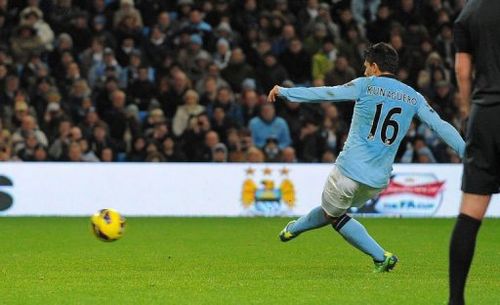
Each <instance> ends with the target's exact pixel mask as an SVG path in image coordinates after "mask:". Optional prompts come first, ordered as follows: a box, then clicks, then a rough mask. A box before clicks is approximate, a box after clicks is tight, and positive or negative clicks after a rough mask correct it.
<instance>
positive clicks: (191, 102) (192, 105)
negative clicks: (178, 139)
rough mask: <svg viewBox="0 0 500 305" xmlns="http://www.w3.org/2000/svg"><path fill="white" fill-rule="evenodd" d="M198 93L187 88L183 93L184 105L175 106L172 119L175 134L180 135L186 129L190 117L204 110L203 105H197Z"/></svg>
mask: <svg viewBox="0 0 500 305" xmlns="http://www.w3.org/2000/svg"><path fill="white" fill-rule="evenodd" d="M198 102H199V96H198V93H196V91H194V90H188V91H187V92H186V93H185V94H184V105H182V106H180V107H179V108H177V112H176V113H175V117H174V121H173V127H172V128H173V131H174V134H175V135H176V136H181V135H182V134H183V133H184V130H186V128H187V125H188V121H189V118H190V117H193V116H196V115H198V114H200V113H202V112H203V111H204V110H205V107H204V106H202V105H199V103H198Z"/></svg>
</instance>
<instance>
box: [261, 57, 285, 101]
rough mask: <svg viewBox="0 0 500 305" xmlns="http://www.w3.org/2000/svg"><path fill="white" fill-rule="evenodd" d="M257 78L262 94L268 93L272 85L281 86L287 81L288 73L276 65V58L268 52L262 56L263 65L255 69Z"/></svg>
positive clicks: (279, 65)
mask: <svg viewBox="0 0 500 305" xmlns="http://www.w3.org/2000/svg"><path fill="white" fill-rule="evenodd" d="M257 78H258V79H259V80H260V82H261V84H262V89H263V90H264V92H269V90H271V89H272V88H273V87H274V85H276V84H281V83H282V82H283V81H284V80H286V79H288V73H287V72H286V70H285V68H284V67H283V66H282V65H281V64H279V63H278V61H277V59H276V56H275V55H274V54H273V53H271V52H269V53H267V54H265V55H264V63H263V65H262V66H260V67H259V68H257Z"/></svg>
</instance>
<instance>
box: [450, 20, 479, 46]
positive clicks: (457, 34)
mask: <svg viewBox="0 0 500 305" xmlns="http://www.w3.org/2000/svg"><path fill="white" fill-rule="evenodd" d="M453 39H454V42H455V48H456V50H457V52H464V53H472V51H473V49H474V48H473V43H472V39H471V36H470V33H469V27H468V22H467V21H466V17H465V15H464V14H463V13H462V14H461V15H460V16H459V17H458V18H457V20H456V21H455V24H454V26H453Z"/></svg>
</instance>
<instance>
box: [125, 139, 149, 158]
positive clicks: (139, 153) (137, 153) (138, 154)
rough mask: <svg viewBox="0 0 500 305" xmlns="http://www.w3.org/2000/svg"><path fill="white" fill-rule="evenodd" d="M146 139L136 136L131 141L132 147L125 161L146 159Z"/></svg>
mask: <svg viewBox="0 0 500 305" xmlns="http://www.w3.org/2000/svg"><path fill="white" fill-rule="evenodd" d="M146 156H147V153H146V140H145V139H144V138H143V137H137V138H135V139H134V140H133V141H132V149H131V151H130V152H129V153H128V155H127V161H131V162H142V161H144V160H146Z"/></svg>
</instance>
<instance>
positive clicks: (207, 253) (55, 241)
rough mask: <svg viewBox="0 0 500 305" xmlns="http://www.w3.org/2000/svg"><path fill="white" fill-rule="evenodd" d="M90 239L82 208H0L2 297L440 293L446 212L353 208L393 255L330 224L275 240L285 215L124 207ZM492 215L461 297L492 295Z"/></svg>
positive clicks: (499, 290) (285, 297)
mask: <svg viewBox="0 0 500 305" xmlns="http://www.w3.org/2000/svg"><path fill="white" fill-rule="evenodd" d="M127 221H128V223H127V232H126V234H125V236H124V238H123V239H122V240H120V241H117V242H113V243H105V242H101V241H99V240H97V239H96V238H95V237H94V236H92V235H91V233H90V224H89V219H87V218H29V217H28V218H8V217H3V218H0V232H1V235H0V246H1V251H0V304H2V305H15V304H19V305H30V304H44V305H47V304H49V305H50V304H54V305H55V304H71V305H73V304H92V305H95V304H131V305H140V304H147V305H151V304H266V305H267V304H273V305H275V304H293V305H297V304H308V305H310V304H321V305H324V304H343V305H348V304H356V305H359V304H370V305H371V304H375V305H377V304H381V305H390V304H398V305H400V304H412V305H413V304H423V305H424V304H425V305H429V304H445V303H446V296H447V268H448V265H447V262H448V260H447V256H448V252H447V251H448V242H449V236H450V232H451V230H452V227H453V224H454V220H452V219H361V222H362V223H364V224H365V225H366V227H367V229H368V230H369V231H370V232H371V233H372V235H373V236H374V237H375V238H376V239H377V240H378V241H379V242H380V243H381V244H382V245H383V246H384V247H385V248H387V249H388V250H391V251H394V253H396V254H397V255H398V256H399V258H400V263H399V264H398V266H396V269H395V270H394V271H393V272H391V273H388V274H372V273H371V272H372V263H371V260H370V259H369V258H368V257H367V256H365V255H364V254H361V253H359V252H358V251H357V250H355V249H353V248H352V247H351V246H349V245H348V244H347V243H346V242H345V241H344V240H343V239H342V238H341V237H340V236H339V235H338V234H337V233H336V232H334V231H333V230H332V229H331V227H326V228H322V229H320V230H316V231H312V232H307V233H305V234H303V235H301V236H300V237H299V238H297V239H296V240H293V241H291V242H289V243H281V242H279V241H278V236H277V235H278V232H279V231H280V230H281V229H282V227H283V226H284V225H285V224H286V223H287V221H288V219H283V218H129V219H128V220H127ZM499 240H500V219H488V220H485V222H484V224H483V227H482V229H481V232H480V236H479V240H478V249H477V251H476V256H475V259H474V265H473V268H472V270H471V274H470V277H469V286H468V291H467V299H468V300H469V304H481V305H488V304H492V305H493V304H500V264H499V263H498V260H499V259H500V242H499Z"/></svg>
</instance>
